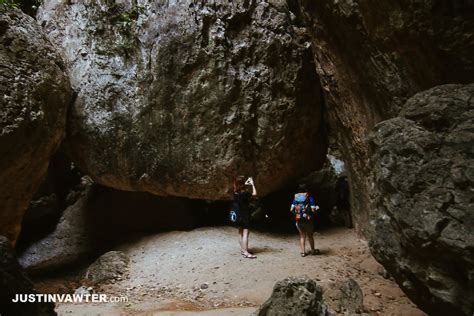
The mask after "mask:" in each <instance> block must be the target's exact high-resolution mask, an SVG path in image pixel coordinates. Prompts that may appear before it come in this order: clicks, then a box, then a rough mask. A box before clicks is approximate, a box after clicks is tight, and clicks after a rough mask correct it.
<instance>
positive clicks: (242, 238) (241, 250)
mask: <svg viewBox="0 0 474 316" xmlns="http://www.w3.org/2000/svg"><path fill="white" fill-rule="evenodd" d="M239 244H240V252H242V253H243V252H244V251H245V249H246V247H245V245H244V229H243V228H242V227H239Z"/></svg>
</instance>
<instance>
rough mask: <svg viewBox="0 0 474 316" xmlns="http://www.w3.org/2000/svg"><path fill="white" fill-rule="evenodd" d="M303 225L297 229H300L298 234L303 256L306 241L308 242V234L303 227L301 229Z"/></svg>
mask: <svg viewBox="0 0 474 316" xmlns="http://www.w3.org/2000/svg"><path fill="white" fill-rule="evenodd" d="M300 226H301V225H298V224H297V225H296V227H297V228H298V233H299V234H300V253H301V254H302V255H303V254H304V253H305V251H306V250H305V240H306V234H305V232H304V230H303V228H302V227H300Z"/></svg>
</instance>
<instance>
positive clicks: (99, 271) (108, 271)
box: [84, 251, 130, 284]
mask: <svg viewBox="0 0 474 316" xmlns="http://www.w3.org/2000/svg"><path fill="white" fill-rule="evenodd" d="M129 264H130V258H129V257H128V256H127V254H126V253H124V252H122V251H109V252H106V253H104V254H103V255H102V256H100V257H99V258H97V260H96V261H94V262H93V263H92V264H91V265H90V266H89V268H87V271H86V275H85V277H84V278H85V280H87V281H89V282H92V283H93V284H98V283H105V282H112V281H114V280H120V279H122V278H125V277H126V275H127V273H128V269H129Z"/></svg>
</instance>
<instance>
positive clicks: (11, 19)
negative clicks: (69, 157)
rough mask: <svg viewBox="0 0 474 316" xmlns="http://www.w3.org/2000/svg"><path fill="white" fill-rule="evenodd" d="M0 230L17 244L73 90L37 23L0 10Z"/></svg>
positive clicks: (62, 126) (12, 11)
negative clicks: (26, 213) (25, 213)
mask: <svg viewBox="0 0 474 316" xmlns="http://www.w3.org/2000/svg"><path fill="white" fill-rule="evenodd" d="M0 65H1V67H0V69H1V70H0V96H1V97H0V222H1V223H2V224H1V225H0V234H2V235H5V236H6V237H7V238H8V239H10V240H11V241H12V242H13V243H15V241H16V239H17V237H18V234H19V232H20V228H21V220H22V217H23V214H24V212H25V210H26V208H27V207H28V203H29V201H30V199H31V197H32V196H33V194H34V193H35V191H36V189H37V188H38V186H39V185H40V183H41V180H42V178H43V176H44V174H45V173H46V170H47V167H48V161H49V158H50V156H51V155H52V153H53V152H54V151H55V150H56V148H57V146H58V145H59V143H60V142H61V140H62V138H63V136H64V131H65V126H66V110H67V107H68V105H69V104H70V103H71V98H72V90H71V88H70V85H69V80H68V78H67V76H66V75H65V72H64V70H65V67H64V64H63V62H62V60H61V58H60V56H59V54H58V53H57V52H56V51H55V49H54V48H53V46H52V45H51V44H50V42H49V41H48V39H47V38H46V37H45V35H44V33H43V31H42V29H41V27H39V26H38V25H37V23H36V21H35V20H34V19H33V18H32V17H30V16H28V15H26V14H24V13H22V12H21V11H20V10H18V9H9V10H7V11H3V12H0Z"/></svg>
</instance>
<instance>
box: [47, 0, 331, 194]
mask: <svg viewBox="0 0 474 316" xmlns="http://www.w3.org/2000/svg"><path fill="white" fill-rule="evenodd" d="M131 2H133V1H123V4H113V5H107V4H106V3H108V2H107V1H90V2H87V4H86V3H85V2H75V3H72V4H67V3H66V2H65V1H61V2H58V1H45V2H44V5H43V7H42V8H41V9H40V10H39V13H38V19H39V21H40V23H42V25H44V29H45V31H46V32H47V33H48V34H49V36H50V38H51V39H52V41H54V42H55V43H56V44H57V45H58V46H60V47H62V49H63V51H64V53H65V55H66V58H67V64H68V68H69V72H70V76H71V81H72V84H73V87H74V88H75V89H77V90H78V97H77V99H76V102H75V104H74V109H73V111H72V115H71V117H70V120H69V135H68V137H69V140H68V144H69V148H70V152H71V153H72V154H71V157H73V158H74V159H76V160H77V163H78V164H79V166H80V167H81V168H82V169H83V171H84V172H85V173H87V174H90V175H92V176H93V178H94V180H96V181H97V182H99V183H101V184H103V185H106V186H110V187H114V188H118V189H122V190H139V191H147V192H151V193H155V194H158V195H175V196H186V197H192V198H205V199H214V200H216V199H227V198H229V196H230V195H229V190H230V187H231V183H232V180H233V178H234V177H235V176H236V175H237V174H248V175H253V176H254V177H255V178H256V184H257V186H258V187H259V189H260V192H259V193H261V194H266V193H268V192H271V191H274V190H275V189H277V188H278V187H280V186H281V185H283V184H284V183H285V182H287V181H289V180H290V179H295V178H297V177H299V176H301V175H303V174H305V173H306V172H308V171H310V170H312V169H315V168H316V167H318V166H319V165H320V164H321V162H322V160H323V158H324V151H325V148H324V146H323V145H321V144H322V137H321V135H320V133H319V131H320V119H321V115H320V92H319V81H318V78H317V75H316V71H315V67H314V63H313V58H312V53H311V49H310V43H309V41H308V39H307V38H306V37H305V36H304V30H303V29H300V28H298V27H296V26H294V25H293V23H292V21H291V14H290V13H289V12H288V10H287V9H286V7H285V6H284V5H282V4H280V1H273V2H274V3H272V1H270V2H269V3H267V2H265V1H260V0H259V1H257V0H253V1H233V2H224V1H190V0H189V1H188V0H182V1H176V2H174V1H173V2H163V1H158V2H157V1H138V5H132V4H131ZM109 4H110V3H109Z"/></svg>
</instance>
